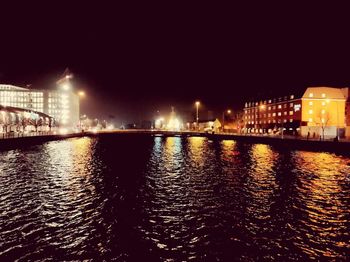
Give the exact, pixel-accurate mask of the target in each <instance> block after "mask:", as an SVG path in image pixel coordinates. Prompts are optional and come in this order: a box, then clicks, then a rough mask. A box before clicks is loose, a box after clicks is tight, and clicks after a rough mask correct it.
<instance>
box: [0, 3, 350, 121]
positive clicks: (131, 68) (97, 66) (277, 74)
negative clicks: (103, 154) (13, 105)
mask: <svg viewBox="0 0 350 262" xmlns="http://www.w3.org/2000/svg"><path fill="white" fill-rule="evenodd" d="M71 2H73V1H71ZM74 2H76V3H75V4H72V3H69V2H63V1H57V3H56V4H54V3H53V1H52V2H51V1H46V4H44V3H45V2H42V3H40V2H36V4H26V5H20V4H17V5H16V6H11V7H10V6H2V7H1V18H0V21H1V22H0V29H1V31H0V50H1V51H0V52H1V53H0V82H1V83H9V84H18V85H26V84H32V86H33V87H37V88H40V87H49V86H53V85H54V82H55V80H56V79H57V78H58V77H60V75H61V74H62V73H63V71H64V70H65V68H66V67H68V68H69V69H70V70H71V71H72V72H73V73H74V75H75V82H74V84H75V87H76V88H77V89H84V90H86V93H87V97H86V99H85V100H84V101H82V111H83V113H87V114H89V115H91V116H97V117H101V118H105V117H107V116H108V115H115V119H116V120H117V121H124V122H130V121H138V120H142V119H147V118H150V117H152V116H153V115H154V114H155V113H156V111H157V110H160V111H161V112H164V113H165V112H167V111H169V110H170V106H175V109H177V110H178V111H189V112H191V111H194V106H193V103H194V101H195V100H196V99H199V100H200V101H201V102H202V104H203V109H202V110H203V111H204V110H214V111H215V112H217V113H218V114H219V113H220V112H222V110H223V109H225V108H232V109H237V108H240V107H241V106H242V105H243V102H244V101H245V100H247V99H251V98H254V97H256V96H276V94H290V93H293V92H297V91H301V90H304V89H305V87H307V86H318V85H323V86H349V85H350V84H349V82H350V70H349V69H350V60H349V58H350V55H349V50H350V41H349V35H350V30H349V29H350V21H349V15H348V13H347V11H348V9H347V8H345V7H344V8H342V7H340V6H338V7H337V8H335V7H334V6H330V5H324V6H316V5H310V6H307V5H291V4H289V5H286V4H284V5H282V4H273V5H272V4H271V5H266V2H265V1H264V4H262V3H260V4H256V3H255V4H254V3H249V4H246V5H243V4H241V5H222V4H219V5H215V6H214V5H205V4H202V3H200V2H198V3H196V4H192V5H189V4H188V3H186V2H184V3H183V4H182V5H180V4H176V3H175V2H171V4H167V5H163V4H160V3H157V4H149V3H147V4H139V5H137V4H130V5H128V6H125V5H115V4H112V3H110V4H106V3H105V4H101V2H102V1H95V3H96V4H95V5H92V4H87V1H84V2H80V3H78V2H77V1H74Z"/></svg>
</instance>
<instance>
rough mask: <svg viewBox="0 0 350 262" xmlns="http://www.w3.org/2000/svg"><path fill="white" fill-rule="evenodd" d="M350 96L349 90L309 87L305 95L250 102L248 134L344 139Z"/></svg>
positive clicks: (246, 118) (246, 121)
mask: <svg viewBox="0 0 350 262" xmlns="http://www.w3.org/2000/svg"><path fill="white" fill-rule="evenodd" d="M348 93H349V92H348V88H332V87H308V88H307V89H306V90H305V92H304V94H303V95H301V96H294V95H289V96H284V97H279V98H273V99H267V100H261V101H259V102H247V103H246V104H245V108H244V116H243V119H244V132H245V133H278V134H280V133H285V134H293V135H301V136H309V137H310V136H311V137H314V138H316V137H323V138H325V137H326V138H330V137H335V136H340V137H343V136H345V135H346V134H345V130H346V129H345V125H346V121H345V119H346V112H345V109H346V107H345V106H346V101H347V100H348ZM348 104H350V103H348ZM348 111H349V113H350V106H349V109H348ZM349 122H350V121H349ZM349 133H350V132H349Z"/></svg>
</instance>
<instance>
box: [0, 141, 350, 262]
mask: <svg viewBox="0 0 350 262" xmlns="http://www.w3.org/2000/svg"><path fill="white" fill-rule="evenodd" d="M0 160H1V161H0V210H1V211H0V258H1V259H2V260H19V261H27V260H29V261H32V260H40V261H48V260H87V261H92V260H115V261H141V260H143V261H144V260H150V261H191V260H195V261H197V260H205V261H216V260H217V261H227V260H232V259H237V260H247V261H253V260H268V261H270V260H308V259H316V260H323V259H331V260H344V261H345V260H348V259H349V254H350V234H349V232H350V230H349V229H350V211H349V210H350V176H349V174H350V166H349V162H350V159H349V158H347V157H343V156H338V155H335V154H330V153H315V152H304V151H281V149H275V148H273V147H270V146H268V145H260V144H257V145H247V144H242V143H238V142H234V141H228V140H225V141H221V142H220V141H210V140H208V139H207V138H201V137H191V138H180V137H148V136H140V137H138V136H130V137H128V136H126V137H122V138H121V137H114V136H104V137H100V138H77V139H68V140H65V141H57V142H48V143H45V144H42V145H37V146H31V147H26V148H23V149H18V150H11V151H5V152H0Z"/></svg>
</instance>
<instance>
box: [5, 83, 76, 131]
mask: <svg viewBox="0 0 350 262" xmlns="http://www.w3.org/2000/svg"><path fill="white" fill-rule="evenodd" d="M0 105H1V106H4V107H15V108H21V109H24V110H28V111H35V112H40V113H44V114H46V115H48V116H50V117H53V118H54V121H55V122H56V124H58V125H60V126H66V127H76V126H78V124H79V96H78V95H77V94H75V93H74V92H73V91H71V90H59V89H58V90H38V89H29V88H23V87H18V86H14V85H2V84H0Z"/></svg>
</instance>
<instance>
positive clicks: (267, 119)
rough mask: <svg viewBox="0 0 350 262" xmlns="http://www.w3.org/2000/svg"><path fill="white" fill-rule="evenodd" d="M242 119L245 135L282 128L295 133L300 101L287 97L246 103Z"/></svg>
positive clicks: (299, 118) (293, 97)
mask: <svg viewBox="0 0 350 262" xmlns="http://www.w3.org/2000/svg"><path fill="white" fill-rule="evenodd" d="M243 119H244V126H245V128H244V129H245V132H246V133H271V132H277V131H279V130H280V128H282V127H283V128H284V129H286V131H290V132H293V131H294V132H296V131H297V130H296V129H297V128H298V127H299V126H300V121H301V99H300V98H298V97H295V96H294V95H288V96H284V97H279V98H271V99H266V100H261V101H259V102H247V103H245V108H244V116H243Z"/></svg>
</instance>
